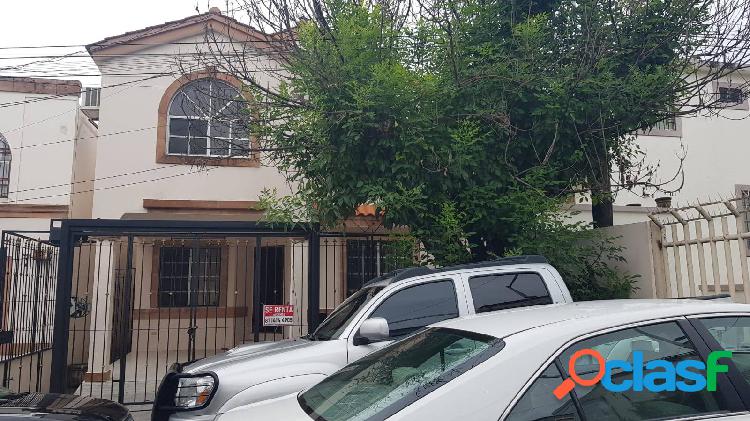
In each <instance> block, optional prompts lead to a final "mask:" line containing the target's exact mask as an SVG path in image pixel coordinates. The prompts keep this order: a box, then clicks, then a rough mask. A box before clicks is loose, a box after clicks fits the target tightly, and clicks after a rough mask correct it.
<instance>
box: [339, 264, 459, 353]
mask: <svg viewBox="0 0 750 421" xmlns="http://www.w3.org/2000/svg"><path fill="white" fill-rule="evenodd" d="M463 296H464V291H463V284H461V279H460V277H458V276H456V277H455V278H454V277H451V276H446V277H442V278H435V279H429V280H420V281H417V282H409V283H406V284H404V287H403V288H399V289H396V290H394V291H392V292H391V293H389V294H388V295H386V296H384V297H383V298H382V299H381V300H380V301H379V302H377V303H373V305H372V307H371V308H370V310H369V311H368V313H366V315H365V316H364V317H362V318H361V319H360V320H359V322H358V325H359V324H361V323H362V321H364V320H366V319H368V318H371V317H382V318H384V319H386V320H387V321H388V326H389V328H390V331H391V339H392V340H398V339H400V338H403V337H405V336H407V335H409V334H411V333H413V332H416V331H418V330H420V329H421V328H423V327H425V326H428V325H430V324H433V323H437V322H439V321H442V320H447V319H452V318H455V317H458V316H459V315H460V314H465V301H464V300H463ZM459 297H461V300H459ZM462 302H463V305H462V304H461V303H462ZM358 331H359V329H358V328H357V329H354V330H353V331H352V333H351V334H350V336H349V339H348V342H347V344H348V346H347V350H348V362H349V363H351V362H352V361H356V360H358V359H360V358H362V357H364V356H365V355H367V354H369V353H371V352H373V351H376V350H378V349H380V348H382V347H384V346H386V345H388V344H389V343H391V341H382V342H377V343H372V344H367V345H355V344H354V338H355V337H356V336H357V334H358Z"/></svg>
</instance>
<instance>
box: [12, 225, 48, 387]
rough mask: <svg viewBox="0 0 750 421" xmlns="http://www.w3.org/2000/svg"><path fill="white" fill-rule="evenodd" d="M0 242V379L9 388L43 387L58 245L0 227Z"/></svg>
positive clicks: (38, 235) (37, 234)
mask: <svg viewBox="0 0 750 421" xmlns="http://www.w3.org/2000/svg"><path fill="white" fill-rule="evenodd" d="M0 243H1V244H0V292H1V293H2V294H1V295H0V363H1V364H2V372H0V378H1V379H2V383H1V384H2V386H3V387H5V388H7V389H10V390H11V391H14V392H33V391H42V390H47V389H48V388H49V381H50V375H51V372H50V363H51V360H52V344H53V326H54V309H55V300H56V296H55V291H56V285H57V264H58V247H57V246H54V245H52V244H50V243H49V241H47V233H43V232H36V231H23V232H22V231H17V232H9V231H5V232H3V234H2V239H1V240H0Z"/></svg>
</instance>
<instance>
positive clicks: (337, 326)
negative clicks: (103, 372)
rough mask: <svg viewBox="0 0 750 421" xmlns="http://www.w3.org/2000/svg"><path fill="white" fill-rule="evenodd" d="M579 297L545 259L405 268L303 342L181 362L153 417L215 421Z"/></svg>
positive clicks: (165, 383)
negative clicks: (388, 350) (469, 328)
mask: <svg viewBox="0 0 750 421" xmlns="http://www.w3.org/2000/svg"><path fill="white" fill-rule="evenodd" d="M571 301H572V299H571V297H570V292H569V291H568V288H567V287H566V286H565V282H563V279H562V278H561V277H560V274H559V273H558V272H557V271H556V270H555V268H553V267H552V266H550V265H549V264H548V263H547V260H546V259H545V258H544V257H541V256H518V257H511V258H504V259H499V260H496V261H492V262H484V263H474V264H468V265H459V266H452V267H446V268H441V269H428V268H411V269H403V270H400V271H397V272H394V273H391V274H388V275H384V276H382V277H380V278H376V279H374V280H372V281H370V282H369V283H368V284H366V285H365V286H364V287H363V288H362V289H361V290H359V291H357V292H356V293H354V294H353V295H352V296H350V297H349V298H348V299H347V300H346V301H344V302H343V303H342V304H341V305H340V306H338V307H337V308H336V310H334V312H333V313H331V315H330V316H328V318H326V319H325V321H323V323H322V324H321V325H320V326H319V327H318V328H317V330H315V332H313V333H312V334H310V335H308V336H306V337H304V338H301V339H295V340H285V341H280V342H267V343H258V344H247V345H242V346H239V347H237V348H234V349H230V350H229V351H227V352H225V353H222V354H219V355H215V356H213V357H209V358H205V359H202V360H198V361H194V362H192V363H190V364H187V365H183V366H180V365H177V366H175V367H174V368H173V370H172V371H171V372H170V373H168V374H167V375H166V376H165V377H164V379H163V380H162V383H161V385H160V387H159V391H158V393H157V396H156V399H155V402H154V408H153V411H152V419H153V420H154V421H162V420H167V419H169V420H171V421H207V420H213V419H214V418H215V417H216V416H217V414H223V413H224V412H226V411H229V410H231V409H233V408H236V407H238V406H242V405H247V404H250V403H254V402H260V401H263V400H267V399H272V398H276V397H279V396H284V395H287V394H289V393H296V392H299V391H301V390H304V389H306V388H308V387H310V386H312V385H314V384H315V383H318V382H319V381H321V380H323V379H324V378H325V377H326V376H328V375H329V374H331V373H334V372H335V371H336V370H338V369H340V368H341V367H343V366H345V365H346V364H349V363H352V362H354V361H356V360H358V359H359V358H362V357H364V356H365V355H367V354H369V353H371V352H373V351H375V350H378V349H380V348H382V347H384V346H385V345H387V344H388V343H390V342H391V341H393V340H396V339H401V338H403V337H405V336H407V335H410V334H412V333H414V332H415V331H417V330H420V329H422V328H424V327H425V326H428V325H430V324H433V323H437V322H439V321H443V320H447V319H452V318H456V317H465V316H470V315H473V314H476V313H485V312H494V311H499V310H506V309H510V308H517V307H523V306H535V305H547V304H553V303H566V302H571Z"/></svg>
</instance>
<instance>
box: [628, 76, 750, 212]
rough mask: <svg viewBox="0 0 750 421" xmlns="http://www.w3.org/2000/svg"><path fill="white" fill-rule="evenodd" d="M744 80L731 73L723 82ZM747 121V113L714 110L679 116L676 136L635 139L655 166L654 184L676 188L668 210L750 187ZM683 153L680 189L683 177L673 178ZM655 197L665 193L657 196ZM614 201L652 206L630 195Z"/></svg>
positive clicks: (749, 125)
mask: <svg viewBox="0 0 750 421" xmlns="http://www.w3.org/2000/svg"><path fill="white" fill-rule="evenodd" d="M746 78H747V75H742V74H735V75H732V76H731V77H729V78H726V81H727V82H731V81H732V80H733V79H739V80H740V83H744V81H745V80H746ZM714 89H715V88H714V86H707V87H705V92H704V95H711V94H712V93H713V92H714ZM746 102H747V100H746ZM748 117H750V111H748V110H738V109H722V110H718V109H714V110H710V111H704V112H701V113H700V114H699V115H695V116H686V117H679V119H680V123H681V125H682V131H681V132H682V136H681V137H664V136H646V135H641V136H639V137H638V138H637V143H638V145H639V146H640V147H641V148H642V150H643V152H645V153H646V156H647V160H646V162H649V163H651V164H653V165H657V164H658V165H659V168H658V171H657V176H656V178H655V179H654V181H655V182H657V183H665V185H664V187H665V188H666V189H668V190H672V189H680V190H679V191H678V192H676V193H674V195H673V199H672V204H673V206H684V205H687V204H695V203H697V202H705V201H709V200H717V199H719V198H724V199H729V198H733V197H735V185H736V184H750V172H748V171H747V168H748V165H747V157H748V156H750V142H748V133H750V118H748ZM683 148H684V149H683ZM682 155H684V156H685V161H684V167H683V170H684V185H681V184H682V177H679V176H678V177H676V179H674V180H672V178H674V177H675V175H676V174H678V173H679V169H680V168H679V165H680V160H679V159H678V156H682ZM680 187H681V188H680ZM655 196H657V197H658V196H665V194H664V193H656V194H655ZM616 203H617V204H621V205H625V204H628V203H640V204H642V205H643V206H655V203H654V200H653V198H646V199H644V198H640V197H638V196H636V195H634V194H632V193H629V192H622V193H620V194H618V196H617V201H616Z"/></svg>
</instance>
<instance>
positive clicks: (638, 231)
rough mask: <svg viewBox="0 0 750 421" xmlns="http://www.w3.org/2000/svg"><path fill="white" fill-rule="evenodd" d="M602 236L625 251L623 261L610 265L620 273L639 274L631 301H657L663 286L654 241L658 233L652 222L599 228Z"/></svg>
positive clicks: (658, 256) (658, 254)
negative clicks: (641, 299) (642, 299)
mask: <svg viewBox="0 0 750 421" xmlns="http://www.w3.org/2000/svg"><path fill="white" fill-rule="evenodd" d="M601 231H602V232H604V233H605V235H607V236H610V237H613V238H615V242H616V243H617V244H619V245H621V246H622V247H623V248H624V250H623V253H622V257H624V258H625V260H626V261H625V262H616V261H615V262H610V264H611V265H612V266H613V267H615V268H617V269H618V270H620V271H622V272H627V273H630V274H633V275H638V276H639V277H638V279H637V281H636V287H637V289H636V291H635V292H634V293H633V294H632V298H657V296H662V297H663V296H664V295H657V294H658V291H657V290H658V289H659V288H662V287H663V279H664V278H663V277H664V273H663V271H662V270H661V269H660V268H661V266H660V263H661V262H660V261H658V260H657V259H659V258H660V256H661V254H660V253H661V252H660V250H659V249H658V248H656V242H655V240H656V239H658V238H660V235H661V234H660V230H659V228H658V227H657V226H656V225H655V224H654V223H653V222H636V223H632V224H626V225H616V226H614V227H608V228H603V229H601Z"/></svg>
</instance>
